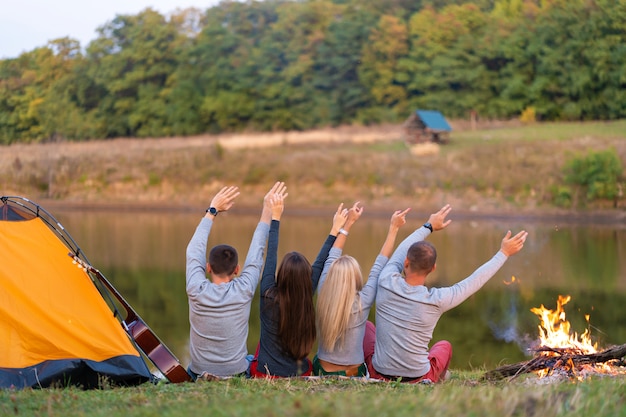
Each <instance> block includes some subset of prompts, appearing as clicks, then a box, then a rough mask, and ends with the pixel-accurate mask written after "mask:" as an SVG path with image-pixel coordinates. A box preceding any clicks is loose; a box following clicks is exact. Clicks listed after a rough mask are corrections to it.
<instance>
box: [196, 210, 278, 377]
mask: <svg viewBox="0 0 626 417" xmlns="http://www.w3.org/2000/svg"><path fill="white" fill-rule="evenodd" d="M212 225H213V221H212V220H211V219H208V218H202V220H201V221H200V224H199V225H198V227H197V228H196V231H195V233H194V235H193V237H192V238H191V241H190V242H189V245H188V246H187V297H188V299H189V324H190V332H189V354H190V359H191V363H190V368H191V370H192V371H193V372H195V373H197V374H202V373H203V372H205V371H206V372H209V373H211V374H214V375H218V376H231V375H236V374H239V373H242V372H245V371H246V369H247V367H248V362H247V360H246V355H247V353H248V351H247V339H248V321H249V319H250V307H251V304H252V298H253V297H254V293H255V291H256V287H257V285H258V283H259V278H260V276H261V268H262V267H263V254H264V251H265V246H266V244H267V236H268V233H269V224H267V223H263V222H260V223H259V224H258V225H257V227H256V230H255V231H254V235H253V237H252V242H251V243H250V248H249V250H248V255H247V257H246V261H245V264H244V267H243V269H242V270H241V274H240V276H238V277H236V278H235V279H233V280H232V281H231V282H229V283H226V284H219V285H217V284H213V283H212V282H211V281H209V280H208V279H207V277H206V253H207V239H208V237H209V233H210V232H211V226H212Z"/></svg>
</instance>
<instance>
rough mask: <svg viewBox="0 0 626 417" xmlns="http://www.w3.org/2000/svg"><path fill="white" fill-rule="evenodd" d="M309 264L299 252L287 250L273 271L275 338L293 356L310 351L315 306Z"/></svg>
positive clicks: (313, 332) (306, 353)
mask: <svg viewBox="0 0 626 417" xmlns="http://www.w3.org/2000/svg"><path fill="white" fill-rule="evenodd" d="M311 273H312V270H311V264H310V263H309V261H308V260H307V259H306V257H304V256H303V255H302V254H300V253H298V252H289V253H287V254H286V255H285V257H284V258H283V260H282V262H281V264H280V266H279V268H278V272H277V274H276V287H274V289H273V290H274V291H273V293H274V294H273V295H274V302H275V303H276V307H277V308H278V314H279V317H278V338H279V340H280V344H281V346H282V348H283V350H284V351H285V352H286V353H287V354H288V355H289V356H291V357H292V358H294V359H302V358H304V357H306V356H308V354H309V353H310V352H311V349H312V348H313V343H314V342H315V308H314V306H313V285H312V284H311Z"/></svg>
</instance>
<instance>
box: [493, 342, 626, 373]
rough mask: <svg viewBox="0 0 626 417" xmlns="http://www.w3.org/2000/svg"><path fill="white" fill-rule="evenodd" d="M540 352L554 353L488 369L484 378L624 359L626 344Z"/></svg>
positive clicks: (541, 349)
mask: <svg viewBox="0 0 626 417" xmlns="http://www.w3.org/2000/svg"><path fill="white" fill-rule="evenodd" d="M537 351H538V352H546V351H549V352H553V353H554V355H539V356H535V357H534V358H532V359H530V360H528V361H525V362H519V363H515V364H511V365H504V366H501V367H499V368H496V369H494V370H492V371H488V372H486V373H485V374H484V375H483V379H488V380H499V379H503V378H507V377H512V378H515V377H517V376H518V375H521V374H524V373H529V372H536V371H541V370H544V369H549V368H550V369H553V368H554V367H555V366H558V364H562V363H567V362H569V363H571V364H573V365H574V366H579V365H585V364H595V363H603V362H608V361H611V360H617V359H622V358H624V357H625V356H626V344H624V345H619V346H613V347H611V348H609V349H606V350H604V351H602V352H596V353H589V354H581V353H578V352H577V351H575V350H574V351H568V349H553V348H547V347H542V348H539V349H537Z"/></svg>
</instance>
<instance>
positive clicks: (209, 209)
mask: <svg viewBox="0 0 626 417" xmlns="http://www.w3.org/2000/svg"><path fill="white" fill-rule="evenodd" d="M206 212H207V213H209V214H211V216H217V213H219V211H218V210H217V209H216V208H215V207H209V208H208V209H206Z"/></svg>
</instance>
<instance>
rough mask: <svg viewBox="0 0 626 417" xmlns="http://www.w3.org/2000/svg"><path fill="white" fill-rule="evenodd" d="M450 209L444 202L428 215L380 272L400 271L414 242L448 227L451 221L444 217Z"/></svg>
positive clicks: (399, 246)
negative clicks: (424, 221)
mask: <svg viewBox="0 0 626 417" xmlns="http://www.w3.org/2000/svg"><path fill="white" fill-rule="evenodd" d="M450 210H452V208H451V207H450V204H446V205H445V206H443V207H442V208H441V209H439V211H437V212H436V213H433V214H431V215H430V217H429V218H428V223H425V224H424V225H423V226H421V227H419V228H417V229H416V230H415V231H414V232H413V233H411V234H410V235H409V236H408V237H407V238H406V239H404V240H403V241H402V242H401V243H400V244H399V245H398V247H397V248H396V250H395V251H394V252H393V254H392V255H391V257H390V258H389V262H387V265H385V268H384V269H383V271H382V272H381V274H382V275H384V276H386V275H387V274H389V273H393V272H402V270H403V269H404V259H405V258H406V254H407V252H408V250H409V247H410V246H411V245H412V244H413V243H415V242H419V241H420V240H424V239H426V237H427V236H428V235H429V234H430V233H432V232H434V231H437V230H441V229H445V228H446V227H448V225H449V224H450V223H451V222H452V220H447V219H446V216H447V215H448V214H449V213H450ZM429 226H430V227H429ZM431 228H432V230H431Z"/></svg>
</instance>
